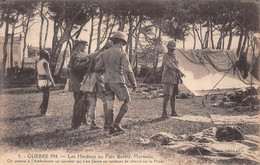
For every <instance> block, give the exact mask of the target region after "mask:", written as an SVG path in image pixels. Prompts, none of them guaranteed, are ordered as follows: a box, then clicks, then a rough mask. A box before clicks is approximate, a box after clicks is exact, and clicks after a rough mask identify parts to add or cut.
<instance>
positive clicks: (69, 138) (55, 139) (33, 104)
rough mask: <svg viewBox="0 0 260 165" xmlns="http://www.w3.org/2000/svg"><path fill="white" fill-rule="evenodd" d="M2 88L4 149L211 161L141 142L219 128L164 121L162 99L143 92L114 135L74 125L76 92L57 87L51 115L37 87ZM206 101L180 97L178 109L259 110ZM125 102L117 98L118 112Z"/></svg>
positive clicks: (248, 128)
mask: <svg viewBox="0 0 260 165" xmlns="http://www.w3.org/2000/svg"><path fill="white" fill-rule="evenodd" d="M3 92H4V93H3V94H1V95H0V100H1V104H0V109H1V111H0V116H1V120H0V124H1V125H0V126H1V127H0V135H1V141H0V153H3V152H20V151H32V150H33V151H55V150H62V151H65V152H72V153H76V152H90V151H91V152H92V151H95V152H100V153H101V152H102V153H104V152H105V153H115V154H117V153H120V154H128V153H146V152H147V153H152V154H153V155H157V156H159V157H160V158H162V159H163V160H165V162H164V164H172V162H175V163H174V164H209V163H212V162H208V161H206V160H203V159H200V158H199V157H190V156H184V155H178V154H176V153H175V152H173V151H171V150H169V149H165V148H164V147H161V146H157V145H140V144H136V142H137V141H138V139H139V138H142V137H147V138H149V137H151V136H152V135H154V134H156V133H159V132H169V133H173V134H175V135H181V134H193V133H196V132H199V131H202V130H203V129H206V128H209V127H212V126H214V125H213V124H212V123H203V122H189V121H180V120H174V119H164V120H163V119H161V118H160V117H161V113H162V109H161V107H162V98H157V99H142V97H141V96H140V94H138V93H132V94H131V96H132V104H131V108H130V110H129V112H128V113H127V114H126V116H125V118H124V119H123V121H122V124H123V127H124V128H126V129H127V130H128V131H127V132H126V133H125V134H123V135H120V136H109V135H108V133H107V132H104V131H102V130H95V131H91V130H90V129H89V126H81V127H80V128H79V129H78V130H71V129H70V126H71V116H72V106H73V96H72V93H61V92H62V90H56V91H52V92H51V96H50V103H49V108H48V113H49V114H50V115H47V116H43V117H41V116H39V114H38V111H37V109H38V106H39V104H40V101H41V97H42V94H41V93H39V92H37V90H35V89H34V88H15V89H8V90H4V91H3ZM202 99H203V98H202V97H194V98H191V99H177V102H176V110H177V113H178V114H179V115H199V116H209V115H210V114H220V115H242V114H245V115H257V114H258V112H257V111H251V112H249V111H244V112H236V111H231V110H229V109H221V108H218V107H209V106H207V107H203V105H202V103H201V101H202ZM120 104H121V103H120V102H118V101H117V102H116V108H115V110H116V113H117V110H118V109H119V107H120ZM169 111H170V110H169ZM169 113H170V112H169ZM97 124H98V125H100V126H102V125H103V110H102V102H101V101H100V100H98V104H97ZM239 126H240V127H241V128H242V129H243V130H244V133H245V134H255V135H258V132H259V130H258V125H248V124H240V125H239ZM235 163H236V162H235ZM0 164H1V163H0Z"/></svg>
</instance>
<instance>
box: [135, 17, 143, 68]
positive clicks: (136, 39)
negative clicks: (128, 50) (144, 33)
mask: <svg viewBox="0 0 260 165" xmlns="http://www.w3.org/2000/svg"><path fill="white" fill-rule="evenodd" d="M139 22H140V24H139V27H138V30H136V31H135V34H136V38H135V50H134V54H135V68H136V69H137V66H138V52H137V51H138V43H139V37H140V30H141V28H142V16H139Z"/></svg>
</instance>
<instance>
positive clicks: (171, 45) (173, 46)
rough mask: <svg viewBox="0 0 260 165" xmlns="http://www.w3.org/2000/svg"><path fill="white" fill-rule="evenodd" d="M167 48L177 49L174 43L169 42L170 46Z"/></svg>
mask: <svg viewBox="0 0 260 165" xmlns="http://www.w3.org/2000/svg"><path fill="white" fill-rule="evenodd" d="M166 47H167V48H172V49H175V47H176V44H175V42H174V41H169V42H168V44H167V45H166Z"/></svg>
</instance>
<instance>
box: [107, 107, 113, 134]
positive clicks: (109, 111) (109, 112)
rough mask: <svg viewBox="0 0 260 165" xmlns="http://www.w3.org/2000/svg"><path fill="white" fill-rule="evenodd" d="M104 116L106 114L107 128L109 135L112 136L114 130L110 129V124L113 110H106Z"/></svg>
mask: <svg viewBox="0 0 260 165" xmlns="http://www.w3.org/2000/svg"><path fill="white" fill-rule="evenodd" d="M106 114H107V125H108V128H109V134H114V133H115V128H114V127H112V123H113V121H114V110H113V109H108V110H107V113H106Z"/></svg>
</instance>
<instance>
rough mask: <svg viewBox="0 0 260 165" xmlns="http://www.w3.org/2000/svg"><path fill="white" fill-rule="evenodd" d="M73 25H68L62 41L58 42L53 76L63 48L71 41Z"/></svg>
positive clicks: (61, 38)
mask: <svg viewBox="0 0 260 165" xmlns="http://www.w3.org/2000/svg"><path fill="white" fill-rule="evenodd" d="M72 27H73V25H72V24H68V25H67V26H66V28H65V30H64V32H63V33H62V35H61V37H60V40H59V41H58V42H57V46H56V50H54V51H55V57H54V61H53V68H52V69H53V70H51V72H52V74H54V73H55V69H56V65H57V62H58V59H59V56H60V52H61V49H62V46H63V44H64V43H65V42H67V41H68V40H69V39H70V37H71V36H70V33H71V30H72Z"/></svg>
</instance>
